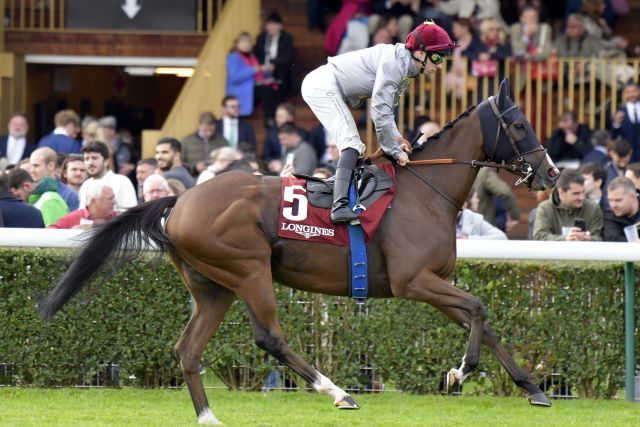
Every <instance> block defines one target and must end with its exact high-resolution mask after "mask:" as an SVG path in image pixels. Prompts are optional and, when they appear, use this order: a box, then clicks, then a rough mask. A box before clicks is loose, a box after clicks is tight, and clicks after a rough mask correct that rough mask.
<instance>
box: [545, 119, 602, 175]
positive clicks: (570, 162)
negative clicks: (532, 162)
mask: <svg viewBox="0 0 640 427" xmlns="http://www.w3.org/2000/svg"><path fill="white" fill-rule="evenodd" d="M592 148H593V147H592V145H591V131H590V130H589V127H587V125H583V124H580V123H579V122H578V118H577V116H576V114H575V113H574V112H572V111H569V112H566V113H564V114H563V115H562V116H561V117H560V122H559V123H558V127H557V128H556V130H555V131H554V132H553V134H551V137H550V138H549V142H548V143H547V149H548V151H549V157H551V160H553V161H554V163H555V164H556V165H558V167H566V168H570V169H577V168H578V167H579V166H580V162H581V161H582V158H583V157H584V156H585V155H586V154H588V153H589V152H590V151H591V150H592ZM563 163H564V164H563Z"/></svg>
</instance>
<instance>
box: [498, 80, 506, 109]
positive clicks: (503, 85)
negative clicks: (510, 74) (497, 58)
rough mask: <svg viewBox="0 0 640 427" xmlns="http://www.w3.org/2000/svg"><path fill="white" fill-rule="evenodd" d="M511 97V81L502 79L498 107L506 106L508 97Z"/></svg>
mask: <svg viewBox="0 0 640 427" xmlns="http://www.w3.org/2000/svg"><path fill="white" fill-rule="evenodd" d="M508 96H509V80H508V79H506V78H505V79H502V82H501V83H500V90H499V91H498V105H504V103H505V101H506V99H507V97H508Z"/></svg>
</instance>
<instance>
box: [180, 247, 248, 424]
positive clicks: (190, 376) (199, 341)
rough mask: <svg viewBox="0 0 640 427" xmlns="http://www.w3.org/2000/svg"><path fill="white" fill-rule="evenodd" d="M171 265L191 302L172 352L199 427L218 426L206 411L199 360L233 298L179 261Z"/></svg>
mask: <svg viewBox="0 0 640 427" xmlns="http://www.w3.org/2000/svg"><path fill="white" fill-rule="evenodd" d="M172 258H173V257H172ZM173 261H174V264H175V265H176V268H177V270H178V273H179V274H180V277H182V280H183V281H184V283H185V285H186V286H187V289H189V292H190V293H191V295H192V296H193V298H194V300H195V308H194V310H193V313H192V314H191V319H189V323H187V326H186V327H185V329H184V331H183V332H182V336H181V337H180V339H179V340H178V342H177V343H176V345H175V347H174V350H175V353H176V356H177V357H178V360H179V361H180V367H181V368H182V372H183V374H184V378H185V380H186V382H187V387H188V388H189V393H190V394H191V400H192V401H193V406H194V408H195V410H196V415H197V417H198V422H199V423H200V424H220V422H219V421H218V420H217V419H216V417H215V416H214V415H213V412H212V411H211V409H210V408H209V402H208V401H207V396H206V394H205V391H204V386H203V384H202V379H201V378H200V357H201V356H202V353H203V352H204V349H205V347H206V345H207V342H208V341H209V339H211V336H212V335H213V334H214V333H215V331H216V330H217V329H218V327H219V326H220V323H222V319H223V318H224V315H225V314H226V312H227V310H229V307H230V306H231V303H233V301H234V300H235V298H236V295H235V294H234V293H233V292H232V291H230V290H228V289H227V288H224V287H222V286H220V285H218V284H216V283H215V282H213V281H211V280H209V279H208V278H206V277H205V276H203V275H202V274H200V273H198V272H197V271H196V270H194V269H193V268H192V267H190V266H189V265H188V264H186V263H185V262H183V261H182V260H180V259H179V258H173Z"/></svg>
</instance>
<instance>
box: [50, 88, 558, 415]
mask: <svg viewBox="0 0 640 427" xmlns="http://www.w3.org/2000/svg"><path fill="white" fill-rule="evenodd" d="M435 158H451V159H454V160H451V159H449V160H451V161H449V162H448V163H450V164H446V165H443V164H441V163H443V162H437V161H436V162H434V163H436V164H434V165H430V166H424V167H420V168H418V167H415V165H419V164H420V161H423V162H425V161H428V159H435ZM411 159H412V161H413V162H415V163H414V164H413V166H409V167H401V166H397V167H396V170H397V173H396V186H397V191H396V195H395V199H394V200H393V202H392V206H391V208H390V209H387V213H386V214H385V217H384V218H383V220H382V222H381V224H380V227H379V229H378V231H377V232H376V234H375V236H374V237H373V238H372V240H371V242H370V243H369V245H368V256H369V270H368V273H369V287H370V295H369V296H370V297H371V298H392V297H396V298H406V299H411V300H417V301H421V302H426V303H429V304H431V305H433V306H434V307H435V308H437V309H438V310H440V311H441V312H442V313H443V314H444V315H445V316H447V317H449V318H450V319H451V320H453V321H454V322H455V323H457V324H458V325H460V326H462V327H463V328H466V329H468V330H469V341H468V344H467V349H466V353H465V355H464V356H463V358H462V364H461V365H460V367H459V368H454V369H451V371H450V372H449V373H448V375H447V383H448V386H449V388H452V386H453V385H454V384H455V383H462V381H464V380H465V378H467V376H468V375H469V374H470V373H471V371H473V369H474V368H476V367H477V365H478V361H479V355H480V344H481V343H484V344H485V345H487V346H488V347H489V349H490V350H491V352H492V353H493V354H494V356H495V357H496V358H497V359H498V360H499V361H500V363H501V364H502V366H503V367H504V368H505V369H506V370H507V372H508V373H509V375H510V376H511V378H512V379H513V381H514V382H515V383H516V384H517V385H518V386H520V387H522V388H523V389H525V390H526V391H527V392H528V399H529V402H530V403H531V404H533V405H539V406H550V405H551V403H550V401H549V400H548V398H547V397H546V396H545V394H544V393H543V392H542V391H541V390H540V388H539V387H538V386H537V385H536V384H535V383H534V382H533V379H532V378H531V377H530V376H529V374H527V373H526V372H525V371H524V370H523V369H521V368H520V367H519V366H518V365H517V364H516V362H515V361H514V359H513V357H512V356H511V355H510V354H509V353H508V352H507V350H506V349H505V348H504V347H503V345H502V344H501V343H500V340H499V339H498V337H497V336H496V334H495V333H494V332H493V331H492V329H491V328H490V327H489V325H488V324H487V322H486V319H487V313H486V311H485V308H484V307H483V305H482V303H481V302H480V301H479V299H478V298H476V297H474V296H472V295H470V294H468V293H466V292H464V291H462V290H461V289H458V288H456V287H455V286H453V285H452V284H451V282H450V281H448V280H447V278H448V277H449V276H450V275H451V274H452V272H453V271H454V266H455V261H456V231H455V224H456V217H457V214H458V211H459V209H460V208H461V206H462V204H463V201H464V200H465V198H466V196H467V194H468V192H469V190H470V188H471V186H472V184H473V182H474V180H475V177H476V175H477V171H478V167H481V166H486V167H491V166H493V167H502V168H505V169H507V170H509V171H511V172H512V173H514V174H516V175H520V181H522V182H525V183H526V184H527V185H528V186H529V189H534V190H542V189H544V188H545V187H547V186H553V184H554V182H555V180H556V179H557V176H558V170H557V169H556V168H555V166H554V165H553V163H552V161H551V159H550V158H549V156H548V155H547V154H546V150H544V148H543V147H542V146H541V145H540V141H539V140H538V139H537V137H536V136H535V134H534V132H533V129H532V128H531V125H530V124H529V122H528V121H527V119H526V117H525V116H524V114H523V113H522V112H521V111H520V109H519V108H518V107H517V106H516V105H515V104H514V103H513V101H512V100H511V99H510V97H509V94H508V83H507V81H506V80H505V81H503V82H502V84H501V85H500V90H499V93H498V95H497V96H492V97H490V98H489V99H488V100H485V101H483V102H482V103H480V104H479V105H478V107H471V108H470V109H469V110H467V111H466V112H464V113H462V114H461V115H460V116H458V117H457V118H456V119H455V120H453V121H452V122H451V123H448V124H447V125H446V126H445V127H444V129H443V130H442V131H441V132H440V133H439V134H437V135H435V136H433V137H431V138H429V140H428V141H427V142H426V143H425V144H424V149H423V150H421V151H417V150H416V152H414V153H413V154H412V156H411ZM444 163H447V162H444ZM281 184H282V180H281V178H279V177H259V176H254V175H250V174H247V173H243V172H230V173H226V174H222V175H219V176H217V177H215V178H214V179H212V180H210V181H208V182H206V183H204V184H202V185H198V186H196V187H194V188H192V189H191V190H189V191H187V192H185V193H184V194H182V195H181V196H180V197H166V198H162V199H159V200H155V201H152V202H148V203H144V204H142V205H139V206H136V207H133V208H131V209H129V210H127V211H126V212H124V213H123V214H122V215H120V216H119V217H117V218H115V219H114V220H113V221H111V222H108V223H106V224H104V225H101V226H99V227H98V228H96V229H95V230H94V231H93V233H92V234H91V236H90V238H89V240H88V241H87V242H86V243H85V245H84V247H83V248H82V249H81V250H80V252H79V253H78V255H77V256H76V258H75V259H74V261H73V262H72V264H71V266H70V267H69V269H68V270H67V271H66V273H65V274H64V275H63V276H62V277H61V278H60V279H59V280H58V282H57V284H56V286H55V288H54V289H53V290H51V291H50V292H49V294H48V295H47V296H46V297H44V298H43V299H42V300H41V301H40V302H39V307H38V310H39V313H40V315H41V316H42V317H43V318H45V319H47V320H50V319H51V318H52V316H53V315H54V314H55V313H56V312H57V311H58V310H60V309H61V308H62V306H63V305H64V304H65V303H66V302H67V301H69V300H70V299H71V298H72V297H73V296H74V295H75V294H76V293H77V292H78V291H79V290H80V289H81V288H83V287H84V286H86V285H87V284H88V283H89V282H90V281H92V280H93V279H97V278H98V277H99V276H103V277H104V275H105V274H107V273H108V272H114V271H116V270H117V269H118V267H119V266H121V265H122V264H123V263H124V262H126V261H128V260H130V259H132V258H134V257H136V256H138V255H139V254H140V253H141V251H143V250H144V248H145V247H146V245H148V244H151V245H154V246H155V247H156V248H158V249H159V250H160V251H162V252H164V253H166V254H168V256H169V257H170V259H171V261H172V262H173V264H174V265H175V268H176V270H177V271H178V274H179V275H180V277H181V279H182V281H183V282H184V284H185V286H186V287H187V289H188V290H189V292H190V293H191V295H192V296H193V299H194V301H195V308H194V310H193V313H192V316H191V318H190V320H189V322H188V324H187V326H186V328H185V329H184V331H183V333H182V336H181V337H180V339H179V340H178V341H177V343H176V345H175V348H174V350H175V353H176V356H177V358H178V360H179V362H180V367H181V369H182V371H183V373H184V377H185V379H186V383H187V386H188V388H189V392H190V394H191V399H192V400H193V405H194V407H195V411H196V416H197V417H198V421H199V422H200V423H201V424H218V423H219V422H218V420H217V419H216V417H215V416H214V414H213V412H212V411H211V409H210V407H209V403H208V401H207V397H206V395H205V390H204V387H203V384H202V380H201V379H200V375H199V365H200V357H201V355H202V353H203V351H204V349H205V346H206V344H207V342H208V341H209V340H210V339H211V337H212V336H213V334H214V333H215V332H216V330H217V329H218V327H219V326H220V323H221V322H222V320H223V318H224V316H225V313H226V312H227V310H228V309H229V307H230V306H231V304H232V302H233V301H234V300H236V299H237V298H240V299H241V300H242V301H244V302H245V304H246V307H247V309H248V312H249V317H250V320H251V325H252V328H253V335H254V339H255V343H256V345H257V346H258V347H259V348H261V349H263V350H264V351H266V352H267V353H269V354H270V355H271V356H273V357H275V358H276V359H277V360H279V361H280V362H281V363H283V364H284V365H286V366H288V367H290V368H291V369H293V370H294V371H295V372H296V373H297V374H298V375H300V376H301V377H302V378H304V379H305V380H306V381H308V382H309V383H310V384H311V385H312V387H313V388H314V389H315V390H317V391H318V392H321V393H325V394H328V395H330V396H331V397H332V398H333V400H334V404H335V406H336V407H338V408H341V409H358V408H359V406H358V404H357V403H356V401H355V400H354V399H353V398H352V397H351V396H350V395H349V394H348V393H346V392H345V391H344V390H342V389H341V388H339V387H337V386H336V385H335V384H334V383H333V382H332V381H331V380H330V379H329V378H327V377H325V376H324V375H322V374H321V373H320V372H318V371H317V370H316V369H314V368H313V367H312V366H311V365H309V364H308V363H307V362H305V361H304V360H303V359H302V358H301V357H300V356H299V355H298V354H296V353H294V352H293V350H292V349H291V348H290V347H289V346H288V345H287V343H286V341H285V338H284V336H283V333H282V331H281V329H280V325H279V323H278V318H277V308H278V306H277V302H276V299H275V295H274V289H273V282H274V281H277V282H279V283H282V284H283V285H286V286H289V287H292V288H295V289H298V290H301V291H306V292H316V293H323V294H328V295H338V296H348V295H349V279H348V269H349V268H348V265H347V259H348V253H347V249H346V248H344V247H340V246H335V245H329V244H322V243H314V242H304V241H300V240H289V239H282V238H279V237H278V221H279V209H280V202H281ZM167 210H170V211H171V213H170V215H169V216H168V218H166V215H165V214H166V211H167ZM165 218H166V220H165Z"/></svg>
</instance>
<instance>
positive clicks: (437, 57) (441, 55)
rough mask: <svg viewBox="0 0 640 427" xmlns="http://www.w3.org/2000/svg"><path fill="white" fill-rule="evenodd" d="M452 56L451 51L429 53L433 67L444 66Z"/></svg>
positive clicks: (428, 56)
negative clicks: (447, 58) (446, 60)
mask: <svg viewBox="0 0 640 427" xmlns="http://www.w3.org/2000/svg"><path fill="white" fill-rule="evenodd" d="M450 54H451V51H450V50H449V51H443V52H427V58H429V61H431V63H432V64H433V65H439V64H442V63H443V62H444V60H445V58H446V57H447V56H448V55H450Z"/></svg>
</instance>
